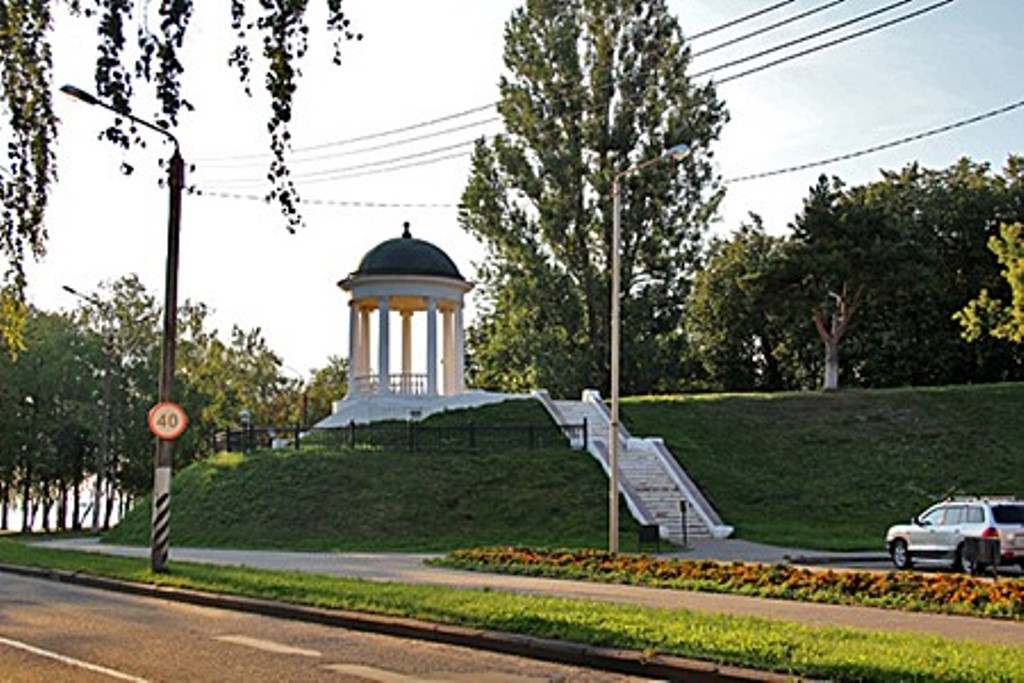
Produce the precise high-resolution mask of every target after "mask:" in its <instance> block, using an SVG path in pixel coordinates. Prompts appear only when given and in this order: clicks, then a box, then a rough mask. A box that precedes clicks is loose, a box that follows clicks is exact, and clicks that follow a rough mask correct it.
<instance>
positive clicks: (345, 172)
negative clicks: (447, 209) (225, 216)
mask: <svg viewBox="0 0 1024 683" xmlns="http://www.w3.org/2000/svg"><path fill="white" fill-rule="evenodd" d="M478 139H480V138H475V139H473V140H465V141H463V142H457V143H455V144H451V145H445V146H443V147H434V148H433V149H427V150H423V151H422V152H415V153H412V154H403V155H402V156H399V157H392V158H391V159H380V160H378V161H368V162H366V163H362V164H354V165H352V166H342V167H341V168H331V169H325V170H323V171H311V172H309V173H296V174H293V175H292V179H293V180H296V181H304V182H308V183H315V182H323V181H327V180H339V179H342V178H350V177H354V175H353V174H355V175H362V174H356V173H355V172H357V171H364V170H366V169H375V168H378V167H381V166H389V165H391V164H400V163H402V162H404V161H407V160H409V159H419V158H422V157H427V156H430V155H432V154H438V153H440V152H448V151H451V150H454V149H461V148H463V147H468V146H469V145H474V144H476V142H477V140H478ZM468 153H469V152H468V151H467V152H463V153H460V154H457V155H450V156H445V157H440V158H439V159H428V160H425V161H423V162H422V164H430V163H435V162H436V161H440V160H443V159H449V158H454V157H455V156H463V155H465V154H468ZM405 167H406V166H400V167H396V168H394V169H382V170H383V171H384V172H387V171H389V170H398V168H405ZM373 174H374V173H373V172H372V171H371V172H368V173H366V174H365V175H373ZM264 180H265V178H234V179H227V180H218V181H212V180H211V181H210V182H219V183H222V184H226V185H234V184H254V183H262V182H263V181H264Z"/></svg>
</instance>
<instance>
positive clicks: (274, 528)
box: [105, 401, 636, 551]
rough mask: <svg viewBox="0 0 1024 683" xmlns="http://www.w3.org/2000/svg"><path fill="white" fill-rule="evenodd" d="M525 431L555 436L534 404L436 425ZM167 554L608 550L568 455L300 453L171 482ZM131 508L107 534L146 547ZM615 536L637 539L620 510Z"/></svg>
mask: <svg viewBox="0 0 1024 683" xmlns="http://www.w3.org/2000/svg"><path fill="white" fill-rule="evenodd" d="M469 420H473V421H474V422H475V423H476V424H480V425H490V424H509V423H513V424H535V425H540V426H541V427H542V428H546V429H547V430H549V431H550V432H555V436H556V438H555V439H554V441H555V442H557V441H559V440H560V441H561V442H562V443H563V444H565V443H566V442H565V440H564V439H561V438H560V437H558V434H557V430H556V429H555V426H554V424H553V423H552V422H551V420H550V418H549V417H548V415H547V413H546V412H545V411H544V409H543V407H542V406H541V405H540V403H538V402H536V401H517V402H511V403H506V404H502V406H501V407H498V406H490V407H487V408H484V409H480V410H474V411H457V412H452V413H448V414H443V415H439V416H437V417H436V418H433V419H431V420H428V421H427V424H430V425H435V426H443V425H452V424H463V423H465V422H467V421H469ZM171 508H172V515H171V536H172V539H173V542H174V543H175V544H176V545H183V546H190V545H194V546H203V547H229V548H280V549H294V550H371V551H385V550H389V551H397V550H403V551H430V550H437V551H440V550H449V549H452V548H459V547H469V546H476V545H493V544H525V545H569V546H573V547H605V546H606V544H607V537H608V536H607V534H608V532H607V519H608V516H607V509H608V504H607V478H606V477H605V476H604V474H603V472H602V471H601V469H600V467H599V465H598V464H597V463H596V462H595V461H594V459H593V458H592V457H591V456H590V455H588V454H587V453H585V452H583V451H574V450H571V449H570V448H569V447H568V445H561V446H554V447H548V448H542V449H535V450H533V449H529V448H524V447H514V448H501V447H500V445H499V444H497V443H496V444H494V445H492V447H490V448H483V447H482V448H479V449H477V450H467V449H465V448H453V449H451V450H440V451H422V450H421V451H417V452H415V453H410V452H407V451H405V450H400V449H395V448H377V447H371V446H365V445H364V446H357V447H356V448H347V447H330V446H316V445H309V446H308V447H303V448H302V449H301V450H300V451H298V452H297V451H295V450H293V449H282V450H278V451H257V452H254V453H252V454H249V455H243V454H240V453H233V454H226V453H224V454H220V455H219V456H216V457H214V458H212V459H210V460H208V461H206V462H202V463H198V464H194V465H192V466H190V467H188V468H187V469H185V470H183V471H182V472H179V473H177V474H176V475H175V477H174V482H173V491H172V505H171ZM149 515H150V503H149V502H148V501H141V502H140V504H139V505H137V506H136V507H135V509H134V510H133V511H132V512H131V513H130V514H129V515H128V516H127V518H126V519H125V520H124V521H123V522H122V523H121V524H120V525H119V526H118V527H117V528H115V529H113V530H112V531H110V532H109V533H108V534H106V536H105V540H107V541H110V542H115V543H137V544H145V543H148V542H149V525H150V518H149ZM620 519H621V520H622V529H623V531H622V533H623V534H624V537H629V535H630V534H632V537H633V538H635V537H636V532H635V531H633V529H635V527H634V526H633V524H632V521H631V519H630V517H629V514H628V512H627V511H626V510H625V509H623V511H622V513H621V514H620Z"/></svg>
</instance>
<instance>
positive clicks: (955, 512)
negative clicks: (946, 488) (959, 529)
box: [942, 505, 966, 526]
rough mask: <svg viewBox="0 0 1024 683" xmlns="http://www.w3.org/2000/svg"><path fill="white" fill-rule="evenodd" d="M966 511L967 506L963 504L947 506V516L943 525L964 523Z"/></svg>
mask: <svg viewBox="0 0 1024 683" xmlns="http://www.w3.org/2000/svg"><path fill="white" fill-rule="evenodd" d="M965 511H966V508H965V507H964V506H963V505H950V506H949V507H948V508H946V517H945V518H944V519H943V520H942V525H943V526H956V525H957V524H963V523H964V512H965Z"/></svg>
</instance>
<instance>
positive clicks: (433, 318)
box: [427, 297, 437, 396]
mask: <svg viewBox="0 0 1024 683" xmlns="http://www.w3.org/2000/svg"><path fill="white" fill-rule="evenodd" d="M427 395H428V396H437V299H435V298H434V297H430V298H428V299H427Z"/></svg>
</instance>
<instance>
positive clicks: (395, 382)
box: [350, 372, 429, 396]
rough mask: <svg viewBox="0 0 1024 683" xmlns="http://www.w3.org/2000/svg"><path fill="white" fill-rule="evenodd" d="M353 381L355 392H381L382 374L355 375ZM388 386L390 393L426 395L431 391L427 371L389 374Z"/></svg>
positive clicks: (372, 394)
mask: <svg viewBox="0 0 1024 683" xmlns="http://www.w3.org/2000/svg"><path fill="white" fill-rule="evenodd" d="M353 382H354V384H353V386H352V387H351V388H350V391H351V393H353V394H358V395H361V396H378V395H380V393H381V392H380V376H379V375H377V374H376V373H374V374H372V375H358V376H356V377H353ZM387 387H388V393H391V394H399V395H403V396H426V395H427V394H428V393H429V392H428V391H427V373H425V372H399V373H394V374H389V375H388V382H387Z"/></svg>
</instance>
